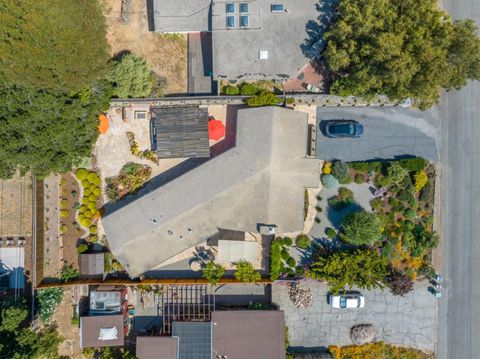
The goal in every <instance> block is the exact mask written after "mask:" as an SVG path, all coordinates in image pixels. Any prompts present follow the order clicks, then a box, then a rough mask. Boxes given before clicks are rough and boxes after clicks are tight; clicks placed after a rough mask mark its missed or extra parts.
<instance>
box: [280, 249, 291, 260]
mask: <svg viewBox="0 0 480 359" xmlns="http://www.w3.org/2000/svg"><path fill="white" fill-rule="evenodd" d="M280 255H281V257H282V259H283V260H284V261H286V260H287V259H288V257H290V254H289V253H288V251H287V250H286V249H285V248H283V249H282V252H281V253H280Z"/></svg>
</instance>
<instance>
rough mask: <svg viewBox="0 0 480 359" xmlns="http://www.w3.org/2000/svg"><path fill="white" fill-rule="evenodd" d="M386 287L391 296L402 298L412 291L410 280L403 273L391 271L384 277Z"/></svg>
mask: <svg viewBox="0 0 480 359" xmlns="http://www.w3.org/2000/svg"><path fill="white" fill-rule="evenodd" d="M386 281H387V285H388V287H389V288H390V291H391V292H392V294H393V295H400V296H402V297H403V296H404V295H405V294H407V293H410V292H411V291H412V290H413V282H412V280H411V279H410V278H409V277H408V276H407V275H406V274H403V273H400V272H398V271H396V270H392V271H391V272H390V273H389V274H388V275H387V277H386Z"/></svg>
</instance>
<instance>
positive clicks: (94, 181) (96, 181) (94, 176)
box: [87, 172, 100, 185]
mask: <svg viewBox="0 0 480 359" xmlns="http://www.w3.org/2000/svg"><path fill="white" fill-rule="evenodd" d="M87 180H88V182H90V183H91V184H95V185H98V184H100V177H98V175H97V174H96V173H95V172H90V173H89V174H88V176H87Z"/></svg>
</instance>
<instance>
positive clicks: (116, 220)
mask: <svg viewBox="0 0 480 359" xmlns="http://www.w3.org/2000/svg"><path fill="white" fill-rule="evenodd" d="M237 122H238V123H237V131H236V134H237V137H236V146H235V147H233V148H231V149H229V150H227V151H226V152H224V153H222V154H221V155H218V156H216V157H214V158H212V159H210V160H209V161H207V162H205V163H203V164H201V165H200V166H198V167H195V168H194V169H192V170H190V171H189V172H187V173H185V174H184V175H182V176H180V177H178V178H176V179H175V180H172V181H170V182H168V183H166V184H165V185H163V186H161V187H159V188H156V189H153V190H152V191H150V192H149V193H147V194H145V195H143V196H142V197H139V198H137V199H136V200H134V201H132V202H129V203H126V205H125V206H123V207H121V208H119V209H117V210H116V211H114V212H111V213H108V212H107V214H106V215H105V217H103V219H102V223H103V227H104V229H105V233H106V235H107V238H108V242H109V246H110V249H111V251H112V253H113V254H114V255H115V257H116V258H117V259H118V260H119V261H120V262H121V263H123V264H124V266H125V268H126V269H127V271H128V272H129V273H130V275H132V276H137V275H140V274H141V273H144V272H146V271H148V270H149V269H152V268H153V267H155V266H157V265H159V264H161V263H162V262H164V261H166V260H167V259H169V258H171V257H173V256H175V255H177V254H178V253H180V252H182V251H183V250H185V249H188V248H191V247H193V246H195V245H196V244H199V243H201V242H204V241H205V240H206V239H208V238H210V237H212V236H213V235H214V234H216V233H217V232H218V228H225V229H232V230H238V231H245V232H257V231H258V227H259V225H261V224H274V225H276V226H277V232H278V233H285V232H293V231H298V230H301V229H302V228H303V212H304V189H305V188H316V187H318V185H319V160H317V159H314V158H306V149H307V114H305V113H302V112H298V111H292V110H288V109H284V108H281V107H264V108H256V109H243V110H239V111H238V120H237ZM120 205H121V202H120Z"/></svg>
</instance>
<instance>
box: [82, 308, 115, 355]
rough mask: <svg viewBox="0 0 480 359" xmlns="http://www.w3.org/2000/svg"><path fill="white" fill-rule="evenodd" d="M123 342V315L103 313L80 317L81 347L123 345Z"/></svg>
mask: <svg viewBox="0 0 480 359" xmlns="http://www.w3.org/2000/svg"><path fill="white" fill-rule="evenodd" d="M123 342H124V333H123V317H122V315H120V314H119V315H101V316H89V317H81V318H80V347H81V348H100V347H113V346H122V345H123Z"/></svg>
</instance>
